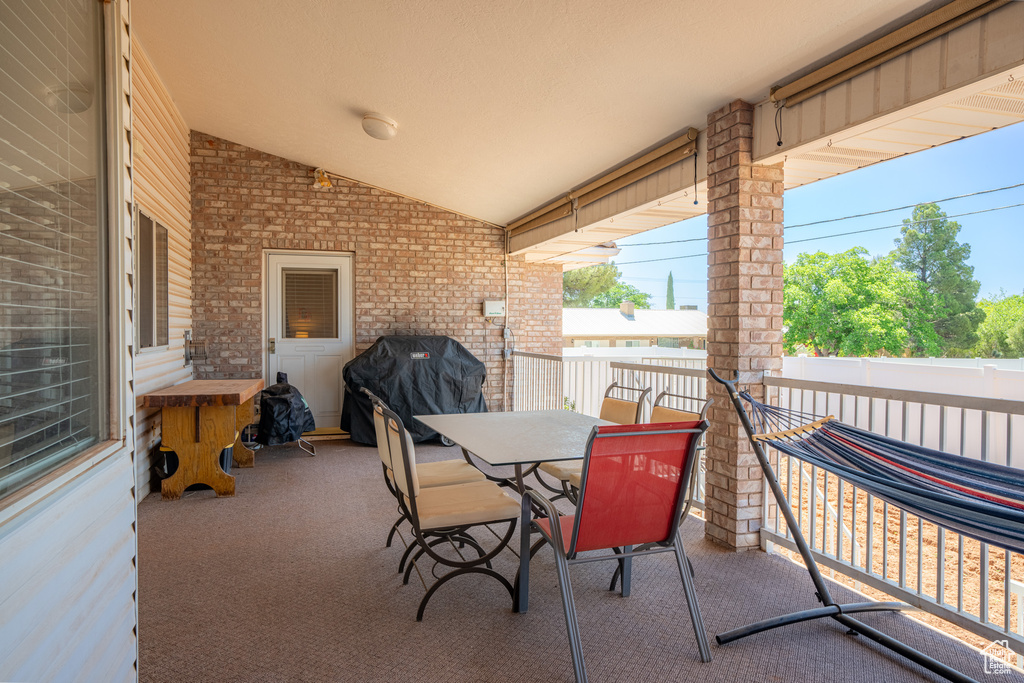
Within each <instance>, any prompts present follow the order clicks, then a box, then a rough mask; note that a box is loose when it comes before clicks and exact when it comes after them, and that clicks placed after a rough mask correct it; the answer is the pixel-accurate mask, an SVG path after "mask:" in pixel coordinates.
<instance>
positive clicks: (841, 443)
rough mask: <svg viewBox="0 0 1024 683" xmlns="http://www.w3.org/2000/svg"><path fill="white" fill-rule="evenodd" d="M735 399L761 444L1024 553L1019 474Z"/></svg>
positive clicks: (1023, 493)
mask: <svg viewBox="0 0 1024 683" xmlns="http://www.w3.org/2000/svg"><path fill="white" fill-rule="evenodd" d="M740 397H741V398H742V399H743V400H744V401H746V403H747V404H748V405H749V406H750V410H749V412H750V416H751V422H752V423H753V425H754V427H755V429H756V430H757V431H758V432H761V433H760V434H758V435H757V436H756V437H753V438H756V439H757V440H758V441H761V442H767V443H768V444H770V445H771V446H772V447H773V448H775V449H777V450H778V451H780V452H782V453H785V454H786V455H789V456H792V457H795V458H799V459H800V460H803V461H805V462H808V463H810V464H811V465H816V466H818V467H820V468H822V469H823V470H826V471H828V472H831V473H832V474H835V475H836V476H838V477H841V478H843V479H845V480H847V481H849V482H850V483H851V484H853V485H855V486H857V487H859V488H862V489H864V490H865V491H867V492H868V493H870V494H872V495H875V496H877V497H878V498H881V499H882V500H884V501H886V502H888V503H891V504H893V505H896V506H897V507H900V508H903V509H905V510H907V511H909V512H911V513H913V514H916V515H918V516H920V517H921V518H923V519H926V520H928V521H930V522H933V523H935V524H938V525H940V526H943V527H945V528H947V529H950V530H952V531H955V532H957V533H960V534H963V535H964V536H968V537H970V538H973V539H975V540H978V541H984V542H986V543H991V544H993V545H996V546H999V547H1002V548H1005V549H1007V550H1011V551H1013V552H1018V553H1024V471H1022V470H1019V469H1015V468H1012V467H1006V466H1004V465H997V464H995V463H990V462H984V461H980V460H973V459H970V458H967V457H963V456H958V455H950V454H949V453H943V452H942V451H937V450H934V449H931V448H927V447H924V446H916V445H913V444H908V443H906V442H903V441H899V440H897V439H893V438H891V437H887V436H882V435H880V434H875V433H873V432H868V431H864V430H862V429H858V428H857V427H852V426H850V425H847V424H844V423H842V422H840V421H838V420H836V419H835V418H833V417H832V416H828V417H827V418H822V417H820V416H817V415H813V414H811V413H806V412H802V411H797V410H789V409H786V408H780V407H777V406H770V405H767V404H764V403H760V402H759V401H756V400H755V399H753V398H752V397H751V396H750V395H749V394H747V393H746V392H743V393H741V394H740Z"/></svg>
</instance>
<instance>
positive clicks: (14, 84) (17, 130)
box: [0, 0, 109, 497]
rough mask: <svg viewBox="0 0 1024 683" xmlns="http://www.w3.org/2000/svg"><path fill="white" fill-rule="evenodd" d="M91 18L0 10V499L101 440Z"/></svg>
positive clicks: (96, 43)
mask: <svg viewBox="0 0 1024 683" xmlns="http://www.w3.org/2000/svg"><path fill="white" fill-rule="evenodd" d="M102 7H103V6H102V4H101V3H98V2H40V1H39V0H4V2H3V3H2V5H0V45H2V46H3V48H2V49H0V112H3V113H2V115H0V497H3V496H6V495H8V494H10V493H11V492H13V491H15V490H17V489H19V488H21V487H23V486H25V485H26V484H28V483H30V482H32V481H34V480H35V479H38V478H39V477H40V476H42V475H44V474H46V473H47V472H49V471H52V470H53V469H54V468H56V467H57V466H59V465H61V464H62V463H64V462H66V461H67V460H68V459H70V458H71V457H73V456H74V455H76V454H78V453H80V452H81V451H83V450H85V449H86V448H88V447H89V446H91V445H93V444H96V443H97V442H99V441H100V440H101V439H104V440H105V439H106V438H107V436H108V431H109V428H108V426H107V425H108V416H107V414H106V410H105V408H106V406H107V405H108V400H107V396H108V394H107V392H108V381H107V360H108V359H107V356H106V354H107V349H108V348H109V340H108V335H107V327H106V320H107V311H106V302H107V282H108V277H107V269H106V258H105V257H106V251H107V249H106V245H107V230H106V217H105V216H106V207H105V203H104V199H103V198H104V196H105V191H106V188H105V179H104V171H103V169H104V168H105V165H104V135H103V131H104V112H103V102H104V82H103V39H102V35H103V27H102Z"/></svg>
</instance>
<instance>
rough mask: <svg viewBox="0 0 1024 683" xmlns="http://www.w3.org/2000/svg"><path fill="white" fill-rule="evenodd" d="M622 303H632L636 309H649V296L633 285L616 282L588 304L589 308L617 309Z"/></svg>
mask: <svg viewBox="0 0 1024 683" xmlns="http://www.w3.org/2000/svg"><path fill="white" fill-rule="evenodd" d="M623 301H632V302H633V306H634V307H636V308H644V309H646V308H650V307H651V295H650V294H648V293H647V292H642V291H640V290H639V289H637V288H636V287H634V286H633V285H627V284H625V283H623V282H616V283H615V286H614V287H612V288H611V289H609V290H608V291H607V292H602V293H600V294H598V295H597V296H595V297H594V299H593V300H592V301H591V302H590V306H589V307H590V308H618V307H619V304H621V303H622V302H623Z"/></svg>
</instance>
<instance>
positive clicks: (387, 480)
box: [360, 387, 483, 588]
mask: <svg viewBox="0 0 1024 683" xmlns="http://www.w3.org/2000/svg"><path fill="white" fill-rule="evenodd" d="M360 391H362V392H363V393H364V394H366V395H367V396H368V397H369V399H370V402H371V403H372V404H373V405H374V406H377V405H379V406H381V408H382V409H387V408H388V406H387V404H386V403H384V401H383V400H381V398H380V397H378V396H376V395H375V394H373V393H372V392H371V391H370V390H369V389H367V388H366V387H362V388H361V389H360ZM377 447H378V448H381V447H382V446H381V444H378V445H377ZM383 448H387V449H388V453H389V455H388V460H389V462H392V466H393V464H394V461H393V460H392V458H391V456H390V452H391V444H390V443H384V444H383ZM381 469H382V470H383V471H384V485H385V486H387V489H388V491H389V492H390V493H391V495H392V496H394V497H395V500H396V501H399V505H398V519H396V520H395V523H394V524H392V525H391V530H390V531H389V532H388V538H387V542H386V543H385V544H384V547H385V548H390V547H391V543H392V541H393V540H394V537H395V535H396V534H397V535H398V537H399V539H401V541H402V544H403V545H404V546H405V551H404V552H403V553H402V558H401V560H400V561H399V563H398V573H399V574H404V576H405V578H404V581H403V583H406V584H408V583H409V575H410V573H411V572H412V570H413V569H414V567H415V563H414V562H409V557H410V556H411V555H412V553H413V551H415V550H416V548H417V547H418V546H417V545H416V544H414V543H407V542H406V541H405V537H404V536H402V532H401V529H400V527H401V525H402V522H406V521H409V516H408V514H407V513H406V511H405V509H404V508H403V507H402V505H401V502H400V501H401V493H400V492H399V491H398V489H397V488H395V485H394V483H392V480H391V476H393V474H392V472H391V470H390V469H389V468H388V466H387V465H386V464H385V463H384V461H383V460H381ZM389 475H391V476H389ZM433 535H434V534H428V536H433ZM447 535H448V536H452V537H456V536H457V537H458V540H459V547H460V548H462V547H465V546H466V545H469V546H471V547H473V548H475V549H477V551H478V552H480V553H481V554H483V552H482V549H481V548H480V545H479V544H478V543H477V542H476V539H474V538H473V536H472V535H470V534H468V533H466V534H461V535H460V534H457V533H456V532H455V530H452V531H451V533H449V534H447ZM407 562H408V565H407V564H406V563H407ZM420 580H421V581H422V580H423V577H422V575H421V576H420ZM424 588H426V584H425V582H424Z"/></svg>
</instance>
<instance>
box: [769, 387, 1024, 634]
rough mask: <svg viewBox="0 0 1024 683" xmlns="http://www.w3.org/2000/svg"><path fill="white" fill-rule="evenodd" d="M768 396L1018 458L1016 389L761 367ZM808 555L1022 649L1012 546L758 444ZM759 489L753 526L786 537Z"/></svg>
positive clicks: (971, 451) (787, 542)
mask: <svg viewBox="0 0 1024 683" xmlns="http://www.w3.org/2000/svg"><path fill="white" fill-rule="evenodd" d="M765 384H766V385H767V387H768V401H769V403H771V404H773V405H777V406H780V407H783V408H791V409H794V410H798V411H802V412H808V413H814V414H815V415H819V416H824V415H834V416H835V417H836V418H838V419H839V420H840V421H842V422H845V423H847V424H851V425H855V426H857V427H860V428H862V429H866V430H868V431H872V432H875V433H878V434H883V435H886V436H890V437H893V438H895V439H899V440H901V441H905V442H908V443H912V444H918V445H924V446H928V447H931V448H936V449H938V450H942V451H945V452H947V453H953V454H958V455H962V456H964V457H966V458H974V459H980V460H985V461H988V462H995V463H999V464H1002V465H1009V466H1012V467H1021V465H1022V464H1024V438H1022V437H1021V436H1020V435H1021V434H1024V431H1022V429H1024V401H1009V400H1003V399H985V398H975V397H968V396H954V395H948V394H937V393H927V392H919V391H900V390H894V389H883V388H875V387H862V386H855V385H848V384H833V383H828V382H813V381H805V380H792V379H785V378H778V377H772V378H766V379H765ZM769 457H770V458H771V460H772V464H773V466H774V467H775V471H776V473H777V475H778V477H779V483H780V484H781V485H782V487H783V489H784V490H785V491H786V493H787V496H788V497H789V499H790V503H791V504H792V506H793V509H794V513H795V514H796V515H797V518H798V519H799V520H800V524H801V526H802V528H803V533H804V536H805V537H806V539H807V542H808V544H809V545H810V546H811V548H812V551H813V552H814V555H815V558H816V559H817V561H818V562H819V563H820V564H822V565H823V566H825V567H828V568H829V569H832V570H834V571H836V572H839V573H841V574H844V575H846V576H848V577H850V578H851V579H853V580H854V581H856V582H859V583H860V584H862V585H864V586H869V587H871V588H873V589H875V590H879V591H882V592H884V593H887V594H889V595H891V596H894V597H896V598H897V599H900V600H903V601H905V602H907V603H909V604H911V605H914V606H915V607H918V608H920V609H921V610H924V611H925V612H928V613H931V614H934V615H936V616H939V617H941V618H943V619H945V620H947V621H949V622H951V623H953V624H955V625H957V626H959V627H961V628H963V629H966V630H968V631H970V632H972V633H975V634H977V635H979V636H981V637H983V638H986V639H988V640H990V641H996V640H1005V641H1007V643H1008V645H1009V647H1010V648H1011V649H1013V650H1014V651H1016V652H1018V653H1024V634H1022V624H1021V617H1020V615H1021V611H1022V607H1024V606H1022V604H1021V600H1022V598H1024V596H1022V594H1021V591H1020V588H1019V582H1021V581H1022V580H1024V556H1021V555H1019V554H1016V553H1012V552H1008V551H1004V550H1003V549H1002V548H998V547H996V546H989V545H988V544H987V543H981V542H978V541H975V540H972V539H969V538H965V537H963V536H961V535H959V534H957V533H954V532H952V531H949V530H946V529H943V528H942V527H939V526H937V525H935V524H932V523H931V522H927V521H924V520H922V519H920V518H919V517H917V516H915V515H913V514H911V513H908V512H907V511H905V510H902V509H900V508H897V507H896V506H894V505H890V504H889V503H887V502H885V501H883V500H880V499H878V498H876V497H874V496H872V495H870V494H868V493H867V492H865V491H864V490H862V489H859V488H858V487H856V486H852V485H851V484H849V483H847V482H844V481H842V480H841V479H839V478H838V477H836V476H835V475H832V474H829V473H828V472H825V471H824V470H820V469H819V468H817V467H814V466H811V465H809V464H807V463H805V462H803V461H801V460H799V459H797V458H791V457H789V456H786V455H784V454H780V453H779V452H778V451H775V450H774V449H769ZM775 505H776V502H775V501H774V499H773V498H771V497H770V496H766V498H765V504H764V511H763V512H764V517H763V519H764V525H763V527H762V529H761V537H762V540H763V541H764V542H765V544H766V545H767V546H770V544H772V543H776V544H779V545H781V546H784V547H787V548H790V549H791V550H793V549H795V547H796V546H795V544H794V543H793V541H792V537H791V536H790V535H789V534H788V532H787V530H786V528H785V520H784V519H783V518H782V517H781V515H779V514H778V511H777V510H776V509H775Z"/></svg>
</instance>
